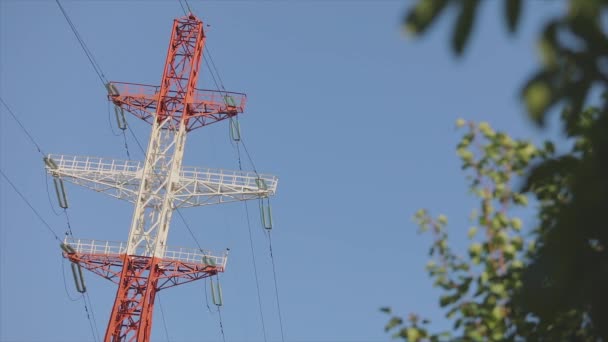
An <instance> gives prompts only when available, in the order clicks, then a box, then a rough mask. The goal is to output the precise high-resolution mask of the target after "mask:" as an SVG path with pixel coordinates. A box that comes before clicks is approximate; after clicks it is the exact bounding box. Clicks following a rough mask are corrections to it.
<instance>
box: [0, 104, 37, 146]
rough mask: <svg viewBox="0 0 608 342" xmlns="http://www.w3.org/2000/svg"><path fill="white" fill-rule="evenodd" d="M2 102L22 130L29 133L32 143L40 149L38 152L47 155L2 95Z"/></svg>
mask: <svg viewBox="0 0 608 342" xmlns="http://www.w3.org/2000/svg"><path fill="white" fill-rule="evenodd" d="M0 102H2V104H3V105H4V107H5V108H6V110H7V111H8V113H9V114H10V115H11V117H13V119H14V120H15V121H16V122H17V124H18V125H19V127H21V130H22V131H23V132H24V133H25V135H27V137H28V138H29V139H30V141H31V142H32V144H34V146H36V149H37V150H38V152H40V154H42V156H45V153H44V152H43V151H42V148H40V145H38V143H37V142H36V140H35V139H34V137H33V136H32V135H31V134H30V132H29V131H28V130H27V129H26V128H25V126H23V124H22V123H21V120H19V119H18V118H17V116H16V115H15V113H13V111H12V110H11V108H10V107H9V106H8V105H7V104H6V102H4V100H3V99H2V97H0Z"/></svg>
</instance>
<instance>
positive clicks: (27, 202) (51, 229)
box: [0, 169, 61, 242]
mask: <svg viewBox="0 0 608 342" xmlns="http://www.w3.org/2000/svg"><path fill="white" fill-rule="evenodd" d="M0 174H2V177H4V179H5V180H6V182H7V183H8V184H9V185H10V186H11V187H12V188H13V190H15V192H16V193H17V195H19V197H21V199H22V200H23V201H24V202H25V204H27V206H28V207H30V209H32V211H33V212H34V214H36V217H38V219H39V220H40V221H41V222H42V223H43V224H44V226H45V227H46V228H47V229H48V231H49V232H50V233H51V234H52V235H53V237H54V238H55V240H57V241H59V242H61V239H59V236H58V235H57V233H55V230H53V228H51V226H50V225H49V224H48V223H47V222H46V221H45V220H44V219H43V218H42V216H41V215H40V213H38V211H37V210H36V209H34V207H33V206H32V204H31V203H30V201H28V200H27V198H25V196H23V194H22V193H21V191H19V189H17V187H16V186H15V184H13V182H11V180H10V179H9V178H8V177H7V176H6V174H5V173H4V171H2V169H0Z"/></svg>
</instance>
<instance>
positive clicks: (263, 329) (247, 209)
mask: <svg viewBox="0 0 608 342" xmlns="http://www.w3.org/2000/svg"><path fill="white" fill-rule="evenodd" d="M237 152H238V158H239V160H238V162H239V170H240V171H241V172H242V171H243V166H242V163H241V153H240V150H239V149H238V144H237ZM243 205H244V206H245V216H246V218H247V231H248V232H249V247H250V248H251V261H252V264H253V274H254V276H255V287H256V290H257V294H258V307H259V310H260V319H261V321H262V332H263V333H264V341H267V338H266V324H264V311H263V310H262V296H261V294H260V281H259V278H258V268H257V263H256V260H255V249H254V247H253V234H252V232H251V220H250V218H249V206H248V205H247V201H243Z"/></svg>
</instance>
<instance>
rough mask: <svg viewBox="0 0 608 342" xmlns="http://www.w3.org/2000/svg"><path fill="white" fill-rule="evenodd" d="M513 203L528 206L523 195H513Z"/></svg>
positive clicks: (526, 199)
mask: <svg viewBox="0 0 608 342" xmlns="http://www.w3.org/2000/svg"><path fill="white" fill-rule="evenodd" d="M513 202H515V204H519V205H522V206H524V207H525V206H527V205H528V197H527V196H526V195H524V194H513Z"/></svg>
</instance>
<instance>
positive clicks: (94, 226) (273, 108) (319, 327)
mask: <svg viewBox="0 0 608 342" xmlns="http://www.w3.org/2000/svg"><path fill="white" fill-rule="evenodd" d="M62 3H63V4H64V7H65V8H66V10H67V11H68V13H69V15H70V16H71V18H72V20H73V21H74V23H75V24H76V26H77V27H78V29H79V31H80V34H81V35H82V37H83V38H84V39H85V41H86V43H87V44H88V46H89V48H90V49H91V50H92V51H93V53H94V55H95V57H96V59H97V61H98V62H99V64H100V65H101V67H102V68H103V71H104V72H105V74H106V77H107V78H108V79H110V80H113V81H124V82H135V83H147V84H157V83H158V82H159V79H160V77H161V72H162V67H163V63H164V61H165V54H166V49H167V44H168V38H169V34H170V29H171V23H172V20H173V18H175V17H177V16H180V15H181V14H182V13H181V8H180V7H179V3H178V2H177V1H63V2H62ZM412 3H413V1H352V2H350V1H327V2H325V1H278V0H277V1H194V0H190V4H191V5H192V7H193V10H194V12H195V13H196V14H197V15H198V16H199V17H201V18H202V19H203V20H204V21H205V23H207V24H209V25H210V27H208V28H207V35H208V40H207V42H208V46H209V47H210V50H211V52H212V54H213V59H214V61H215V63H216V65H217V67H218V69H219V71H220V74H221V77H222V79H223V81H224V84H225V86H226V88H227V89H229V90H233V91H241V92H245V93H247V94H248V108H247V112H246V113H245V114H243V115H242V117H241V127H242V133H243V137H244V139H245V141H246V144H247V148H248V149H249V151H250V152H251V155H252V157H253V160H254V162H255V164H256V167H257V169H258V170H259V171H260V172H264V173H272V174H276V175H278V176H279V178H280V180H279V189H278V194H277V196H276V197H274V198H273V199H272V205H273V216H274V217H273V218H274V222H275V225H274V229H273V232H272V234H273V235H272V236H273V243H274V245H273V248H274V254H275V258H276V259H275V261H276V267H277V272H278V281H279V291H280V300H281V307H282V315H283V322H284V330H285V335H286V339H287V340H289V341H379V340H388V339H389V338H390V337H389V336H388V335H387V334H385V333H384V331H383V326H384V324H385V323H386V321H387V317H386V316H385V315H383V314H381V313H380V312H379V311H378V308H380V307H382V306H387V305H389V306H392V307H393V308H394V309H395V311H397V312H400V313H402V314H404V315H405V314H407V313H409V312H417V313H419V314H421V315H423V316H426V317H429V318H430V319H431V320H432V321H433V322H434V325H435V326H436V327H439V328H441V327H446V326H447V325H446V323H445V321H444V320H443V318H442V317H443V316H442V313H441V311H440V310H439V309H438V304H437V293H438V292H437V290H436V289H433V288H432V286H431V281H430V280H429V279H428V277H427V276H426V272H425V270H424V265H425V263H426V261H427V248H428V244H429V239H428V237H426V236H419V235H417V234H416V227H415V225H414V224H413V223H412V221H411V219H410V218H411V216H412V214H413V213H414V212H415V211H416V210H417V209H418V208H429V209H431V210H432V211H433V212H434V213H440V212H442V213H445V214H446V215H447V216H448V217H449V219H450V225H449V227H450V231H451V232H453V233H452V234H453V236H454V239H455V244H456V246H464V243H465V239H464V238H462V237H463V236H465V235H466V230H467V229H468V225H467V217H468V213H469V211H470V209H471V208H473V207H474V206H475V201H474V199H473V198H472V197H471V196H469V195H467V193H466V183H465V180H464V177H463V174H462V172H461V171H460V165H459V161H458V159H457V156H456V154H455V148H454V147H455V145H456V143H457V141H458V138H459V136H460V133H459V132H457V131H456V130H455V128H454V122H455V120H456V119H457V118H459V117H463V118H465V119H471V120H476V121H480V120H485V121H488V122H490V123H491V124H492V125H493V126H494V127H495V128H497V129H501V130H506V131H508V132H510V133H511V134H513V135H514V136H516V137H528V138H530V139H533V140H536V141H538V140H540V139H542V138H543V137H544V136H545V135H544V134H541V132H540V131H538V130H537V129H535V128H534V127H532V126H531V125H530V124H529V122H528V121H527V119H526V118H525V116H524V114H523V110H522V106H521V105H520V103H519V102H518V90H519V86H520V85H521V84H522V83H523V81H524V80H525V77H526V76H527V75H528V74H529V73H530V72H531V71H533V70H534V68H535V65H536V63H537V58H536V54H535V36H536V33H537V32H538V30H539V28H540V25H541V23H542V22H543V18H546V17H547V16H549V15H551V14H552V13H556V12H559V11H560V10H561V9H562V7H563V5H564V2H562V1H557V2H551V3H549V2H546V1H530V2H526V7H525V13H524V16H523V18H522V26H521V27H520V31H519V33H518V34H517V35H516V36H508V35H507V34H506V32H505V28H504V24H503V17H502V7H501V6H502V2H501V1H488V2H487V3H486V4H485V6H484V7H483V10H482V11H481V13H480V14H481V16H480V18H481V21H480V22H478V23H477V24H478V27H483V29H480V30H475V32H474V35H473V37H472V40H471V41H470V47H469V49H468V51H467V53H466V54H465V56H464V57H463V58H461V59H455V58H454V57H453V56H452V54H451V53H450V51H449V38H450V37H449V35H448V31H450V25H451V22H452V20H442V21H441V22H440V23H439V25H437V26H435V27H433V29H432V31H431V33H430V34H429V35H428V36H427V37H425V38H424V39H422V40H420V41H412V40H409V39H407V37H406V36H405V35H404V34H403V32H402V30H401V26H400V23H401V18H402V16H403V13H404V10H405V9H406V8H407V7H408V6H409V5H411V4H412ZM448 16H449V15H448ZM446 19H447V18H446ZM199 87H201V88H212V87H213V83H212V82H211V79H210V78H209V73H208V70H207V69H206V68H204V66H203V74H202V76H201V80H200V81H199ZM0 93H1V96H2V98H3V100H4V101H5V102H7V103H8V104H9V106H11V108H12V109H13V111H14V113H15V114H16V115H17V116H18V117H19V119H20V120H21V121H22V123H23V125H24V126H25V127H26V128H27V129H28V130H29V131H30V133H31V134H32V136H33V137H34V138H35V139H36V140H37V142H38V143H39V144H40V145H41V147H42V149H43V150H44V151H45V152H46V153H59V154H75V155H91V156H103V157H109V158H116V159H124V158H126V152H125V149H124V147H123V145H124V144H123V140H122V136H114V135H113V134H112V130H111V128H110V124H109V121H113V119H114V118H113V116H112V117H108V104H107V100H106V98H105V90H104V89H103V88H102V86H101V85H100V83H99V80H98V79H97V75H96V74H95V73H94V72H93V69H92V68H91V66H90V65H89V62H88V60H87V59H86V57H85V55H84V54H83V52H82V50H81V49H80V47H79V45H78V43H77V41H76V39H75V38H74V36H73V34H72V32H71V31H70V29H69V27H68V25H67V23H66V22H65V20H64V18H63V17H62V15H61V12H60V11H59V9H58V7H57V5H56V4H55V2H54V1H34V0H26V1H17V0H4V1H2V2H0ZM1 111H2V115H1V116H0V130H1V133H0V167H1V168H2V170H3V171H4V173H6V174H7V176H8V177H10V178H11V180H12V181H13V182H14V183H15V185H16V186H17V187H18V188H19V189H20V191H21V192H23V194H24V195H25V196H26V197H27V198H28V200H29V201H30V202H31V203H32V205H33V206H34V207H35V208H36V209H37V210H38V211H39V212H40V213H41V214H42V216H43V217H44V218H45V220H46V221H47V222H49V224H50V225H51V226H52V227H53V229H55V230H56V231H57V232H58V234H60V235H63V232H64V230H65V228H66V222H65V218H64V217H63V216H62V215H60V216H56V215H55V214H54V213H53V210H52V208H51V204H49V199H48V197H49V196H47V186H46V176H45V174H44V170H43V163H42V160H41V155H40V154H39V153H38V152H37V151H36V149H35V147H34V146H33V145H32V144H31V143H30V142H29V141H28V140H27V137H26V136H25V135H24V134H23V132H22V131H21V130H20V129H19V127H18V125H17V124H16V123H15V121H13V120H12V118H10V116H9V115H8V113H7V111H6V109H5V108H2V109H1ZM112 115H113V114H112ZM128 121H129V124H130V125H131V127H132V129H133V130H134V132H135V134H136V135H137V137H138V139H139V140H140V141H142V142H146V141H147V137H148V134H149V129H150V127H149V126H148V125H147V124H146V123H144V122H143V121H139V120H138V119H136V118H135V117H133V116H131V117H129V118H128ZM114 130H116V127H114ZM127 138H128V145H129V151H130V154H131V156H132V158H133V159H138V160H140V159H142V153H141V151H139V149H138V147H137V145H136V142H135V140H134V139H133V137H132V136H130V135H128V136H127ZM185 165H189V166H205V167H213V168H226V169H237V168H238V166H237V160H236V154H235V150H234V148H233V146H232V145H231V143H230V140H229V136H228V125H227V122H220V123H217V124H214V125H211V126H208V127H205V128H202V129H199V130H196V131H194V132H192V133H191V134H190V135H189V137H188V142H187V146H186V157H185ZM245 168H246V169H251V165H249V164H248V163H245ZM48 190H49V191H51V196H50V197H51V198H50V203H52V205H53V207H54V209H55V210H58V208H57V204H56V200H55V198H54V197H53V196H52V195H53V193H52V191H53V189H52V188H49V189H48ZM67 192H68V199H69V201H70V208H69V209H68V213H69V215H70V220H71V226H72V229H73V231H74V235H75V236H76V237H80V238H96V239H101V240H118V241H122V240H125V239H126V237H127V234H128V229H129V223H130V218H131V212H132V206H131V205H130V204H129V203H127V202H122V201H119V200H115V199H112V198H110V197H106V196H104V195H100V194H96V193H93V192H90V191H87V190H86V189H82V188H79V187H76V186H71V185H68V189H67ZM249 208H250V212H251V218H252V223H253V225H252V228H253V233H254V234H253V237H254V240H253V242H254V247H255V253H256V254H255V255H256V258H257V262H258V272H259V279H260V287H261V297H262V304H263V306H262V309H263V314H264V320H265V324H266V330H267V335H268V339H269V340H279V339H280V330H279V321H278V317H277V310H276V302H275V297H274V287H273V280H272V267H271V264H270V259H269V253H268V244H267V240H266V238H265V236H264V234H263V231H262V228H261V226H260V223H259V217H258V214H257V203H256V202H252V203H250V204H249ZM183 213H184V215H185V217H186V219H187V221H188V223H189V225H190V227H191V228H192V229H193V231H194V233H195V235H196V236H197V239H198V240H199V241H200V242H201V244H202V245H203V247H204V248H208V249H214V250H222V249H224V248H226V247H229V248H231V250H232V253H231V256H230V260H229V263H228V267H227V270H226V272H225V273H224V274H223V275H222V276H221V281H222V287H223V292H224V303H225V306H224V307H223V309H222V316H223V325H224V330H225V334H226V338H227V340H230V341H261V340H263V335H262V330H261V327H260V326H261V324H260V317H259V309H258V304H257V295H256V293H257V292H256V285H255V280H254V276H253V268H252V263H251V250H250V247H249V238H248V232H247V224H246V218H245V213H244V209H243V205H242V204H241V203H236V204H225V205H222V206H210V207H203V208H195V209H188V210H184V211H183ZM0 225H1V228H0V264H1V268H0V272H1V273H0V303H1V309H0V315H1V316H0V340H2V341H84V340H92V336H91V331H90V328H89V325H88V321H87V318H86V315H85V313H84V309H83V304H82V302H81V301H76V302H72V301H70V300H69V299H68V297H67V296H66V293H65V290H64V284H63V278H62V258H61V255H60V249H59V247H58V245H57V243H56V242H55V241H54V240H53V238H52V236H51V235H50V234H48V232H47V231H46V230H45V229H46V228H45V227H44V226H43V225H42V224H41V223H40V222H39V221H38V220H37V218H36V217H35V216H34V215H33V214H32V212H31V210H30V209H29V208H28V207H27V205H26V204H25V203H23V202H22V201H21V200H20V199H19V198H18V196H17V195H16V194H15V193H14V191H13V190H12V189H11V188H10V187H9V185H8V184H7V183H6V182H5V181H4V180H2V181H0ZM169 244H170V245H174V246H186V247H195V243H194V241H192V239H191V238H190V236H189V234H188V233H187V230H186V229H185V227H184V225H183V223H182V222H181V221H179V220H176V219H174V221H173V224H172V228H171V233H170V238H169ZM68 266H69V265H68V264H67V263H65V268H66V277H68V278H67V288H68V291H69V292H70V295H72V296H74V295H75V291H74V286H73V283H72V282H71V280H70V278H69V277H71V274H69V273H68ZM86 281H87V285H88V289H89V295H90V298H91V301H92V309H93V310H94V314H95V318H96V322H97V326H98V330H99V331H100V333H101V335H103V334H104V332H105V327H106V324H107V320H108V315H109V311H110V309H111V306H112V303H113V299H114V295H115V290H116V287H115V285H114V284H113V283H110V282H109V281H107V280H105V279H102V278H99V277H97V276H95V275H93V274H91V273H87V274H86ZM204 284H205V283H204V281H199V282H197V283H193V284H188V285H183V286H181V287H178V288H173V289H168V290H166V291H162V292H160V297H161V302H162V306H163V311H164V318H165V322H166V326H167V331H168V334H169V337H170V340H171V341H200V340H208V341H217V340H220V339H221V336H220V332H219V327H218V318H217V315H216V314H212V313H209V312H208V311H207V308H206V306H205V299H204V292H203V289H204ZM153 340H155V341H164V340H166V336H165V331H164V328H163V324H162V315H161V312H160V310H159V309H158V306H157V310H156V311H155V326H154V328H153Z"/></svg>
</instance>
